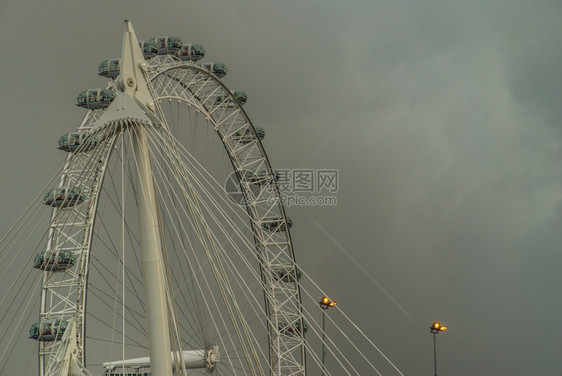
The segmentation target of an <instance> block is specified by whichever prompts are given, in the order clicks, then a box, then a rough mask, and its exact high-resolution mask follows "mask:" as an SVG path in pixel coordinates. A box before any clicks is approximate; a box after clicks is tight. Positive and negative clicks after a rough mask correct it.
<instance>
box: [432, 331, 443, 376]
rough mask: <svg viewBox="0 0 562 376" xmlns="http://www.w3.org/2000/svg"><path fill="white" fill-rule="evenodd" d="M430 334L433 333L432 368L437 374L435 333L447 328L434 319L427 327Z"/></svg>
mask: <svg viewBox="0 0 562 376" xmlns="http://www.w3.org/2000/svg"><path fill="white" fill-rule="evenodd" d="M429 330H430V331H431V334H433V369H434V370H435V375H434V376H437V345H436V344H435V335H436V334H437V333H439V332H444V331H445V330H447V327H446V326H445V325H443V324H442V323H440V322H439V321H435V322H434V323H433V324H431V326H430V327H429Z"/></svg>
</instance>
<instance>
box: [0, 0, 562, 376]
mask: <svg viewBox="0 0 562 376" xmlns="http://www.w3.org/2000/svg"><path fill="white" fill-rule="evenodd" d="M123 19H130V20H132V21H133V24H134V26H135V30H136V33H137V35H138V36H139V38H146V39H148V38H151V37H153V36H156V35H163V34H170V35H177V36H180V37H182V38H183V39H184V40H185V41H191V42H195V43H201V44H203V45H204V46H205V47H206V49H207V56H206V58H205V60H207V61H212V60H217V61H222V62H224V63H225V64H226V65H227V66H228V68H229V74H228V75H227V77H226V78H225V82H226V84H227V85H228V86H229V87H231V88H233V89H243V90H245V91H246V92H247V93H248V97H249V101H248V104H247V105H246V107H245V109H246V111H247V112H248V114H249V115H250V117H251V119H252V121H253V122H254V124H255V125H259V126H262V127H264V128H265V129H266V131H267V138H266V139H265V140H264V145H265V147H266V149H267V151H268V154H269V157H270V159H271V161H272V164H273V166H274V167H275V168H281V169H283V168H329V169H338V170H339V173H340V190H339V192H338V194H337V197H338V205H337V206H336V207H293V208H290V209H289V210H288V212H289V215H290V216H291V217H292V218H293V220H294V221H295V226H294V227H293V231H292V235H293V238H294V242H295V249H296V252H297V260H298V261H299V263H301V264H302V265H303V268H304V269H305V270H308V272H309V274H311V275H312V276H314V278H315V280H316V281H317V282H319V283H320V284H321V285H322V286H323V287H324V288H325V290H326V291H329V292H330V295H331V296H333V297H334V298H337V300H339V301H340V304H341V307H342V309H344V310H345V311H346V312H347V313H348V314H349V315H350V316H351V317H352V318H353V319H355V320H356V321H357V322H358V324H359V325H360V326H361V327H362V328H363V329H364V330H365V332H366V333H367V334H368V335H369V336H370V337H371V338H372V339H373V340H374V342H375V343H376V344H377V345H379V347H381V348H382V350H383V351H385V353H386V354H387V355H388V356H389V358H391V359H392V360H393V361H394V362H395V363H396V364H397V365H398V367H399V368H400V369H401V370H402V371H403V372H404V374H406V375H429V374H432V372H433V363H432V361H433V359H432V355H433V354H432V340H431V335H430V334H429V330H428V326H429V325H430V324H431V322H432V321H434V320H442V321H444V322H446V323H447V324H448V325H449V328H450V329H449V330H448V332H447V333H445V334H442V335H440V337H439V339H438V346H439V371H440V372H439V374H443V375H458V376H464V375H557V374H560V373H561V372H562V357H561V356H560V348H561V347H562V340H561V334H562V324H561V320H560V317H562V303H561V299H560V292H561V289H562V276H561V274H560V267H561V265H562V252H561V250H562V247H561V246H562V235H561V234H562V231H561V224H562V190H561V186H562V184H561V183H562V167H561V166H562V164H561V163H560V160H561V156H562V127H561V124H560V119H561V117H562V116H561V115H562V106H561V105H560V101H561V99H562V96H561V95H560V93H561V90H562V74H561V71H562V70H561V69H562V68H561V67H562V35H561V33H560V25H561V24H562V4H561V3H560V2H558V1H533V2H523V1H513V0H494V1H469V2H452V1H428V2H418V1H412V0H409V1H406V0H397V1H372V0H371V1H355V0H350V1H347V2H345V3H343V2H337V1H328V0H324V1H306V2H305V1H276V2H271V1H261V2H259V1H249V0H238V1H230V2H228V3H227V2H220V1H216V0H211V1H189V2H188V1H158V2H148V1H119V2H116V1H106V0H104V1H92V2H78V1H48V2H40V1H29V0H18V1H13V0H2V2H0V36H1V38H0V51H2V53H1V54H0V66H1V70H0V82H1V83H2V90H1V92H0V118H1V119H2V137H1V138H0V162H1V164H0V191H1V192H3V193H4V195H3V196H2V198H0V209H1V215H0V233H2V234H4V233H5V232H7V231H8V229H9V228H10V226H11V224H12V223H14V222H15V220H16V219H17V218H18V217H19V215H20V214H21V213H22V212H23V210H24V208H25V207H26V206H27V203H28V202H30V201H31V199H32V198H33V197H35V196H36V195H37V194H38V193H39V191H40V190H41V188H42V187H43V186H44V185H45V184H46V182H47V181H48V180H49V179H50V178H51V176H52V175H53V174H54V173H55V172H56V171H57V170H58V169H59V168H60V166H61V164H62V162H63V158H64V155H62V154H61V152H59V151H58V150H56V142H57V140H58V137H59V136H60V135H61V134H63V133H66V132H68V131H69V130H72V129H74V128H75V127H76V126H77V125H78V123H79V121H80V120H81V118H82V117H83V114H84V112H83V110H82V109H79V108H77V107H76V106H74V103H75V98H76V95H77V94H78V92H80V91H81V90H83V89H86V88H89V87H100V86H103V85H104V80H103V79H101V78H100V77H98V76H97V75H96V73H97V67H98V64H99V62H100V61H101V60H103V59H105V58H108V57H115V56H118V55H119V53H120V44H121V33H122V27H123V26H122V21H123ZM358 263H359V264H360V265H361V266H362V267H361V268H359V267H358V266H357V264H358ZM365 272H367V273H368V274H369V276H367V275H366V273H365ZM375 281H376V283H375ZM377 284H378V285H377ZM379 286H382V288H380V287H379ZM0 288H1V287H0ZM389 295H390V296H391V297H389Z"/></svg>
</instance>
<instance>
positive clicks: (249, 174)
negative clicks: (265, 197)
mask: <svg viewBox="0 0 562 376" xmlns="http://www.w3.org/2000/svg"><path fill="white" fill-rule="evenodd" d="M241 176H242V179H244V180H245V181H246V182H248V183H251V184H259V185H263V184H267V183H269V182H270V181H272V180H276V181H277V180H279V177H280V175H279V173H278V172H277V171H275V170H274V171H273V174H271V173H270V172H269V171H268V170H259V171H251V170H244V171H242V173H241Z"/></svg>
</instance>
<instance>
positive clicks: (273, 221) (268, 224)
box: [261, 217, 293, 232]
mask: <svg viewBox="0 0 562 376" xmlns="http://www.w3.org/2000/svg"><path fill="white" fill-rule="evenodd" d="M261 227H262V228H263V229H264V230H267V231H271V232H281V231H285V230H286V229H287V227H288V228H291V227H293V220H292V219H291V218H289V217H287V226H285V221H283V218H281V217H278V218H264V219H263V220H262V223H261Z"/></svg>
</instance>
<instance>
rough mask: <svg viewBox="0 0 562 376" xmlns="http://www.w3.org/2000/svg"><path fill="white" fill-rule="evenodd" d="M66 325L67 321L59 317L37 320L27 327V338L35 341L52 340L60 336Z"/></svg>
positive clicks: (56, 339)
mask: <svg viewBox="0 0 562 376" xmlns="http://www.w3.org/2000/svg"><path fill="white" fill-rule="evenodd" d="M67 327H68V321H66V320H61V319H47V320H43V321H38V322H36V323H35V324H33V325H31V328H29V338H32V339H34V340H37V341H44V342H52V341H58V340H60V339H61V338H62V336H63V334H64V331H65V330H66V328H67Z"/></svg>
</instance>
